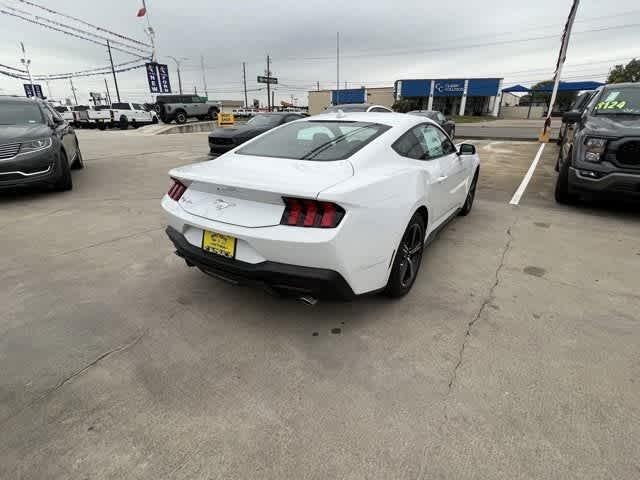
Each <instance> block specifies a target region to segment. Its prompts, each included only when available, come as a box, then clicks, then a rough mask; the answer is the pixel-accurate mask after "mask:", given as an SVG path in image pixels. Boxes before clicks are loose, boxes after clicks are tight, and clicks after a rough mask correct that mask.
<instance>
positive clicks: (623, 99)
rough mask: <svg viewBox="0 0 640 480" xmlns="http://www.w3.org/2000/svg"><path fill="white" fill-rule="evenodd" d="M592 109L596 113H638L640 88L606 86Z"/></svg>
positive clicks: (639, 109) (639, 111)
mask: <svg viewBox="0 0 640 480" xmlns="http://www.w3.org/2000/svg"><path fill="white" fill-rule="evenodd" d="M593 111H594V112H595V114H596V115H625V114H626V115H640V88H638V87H619V88H616V87H615V86H611V87H607V88H605V89H604V90H602V94H601V95H600V97H599V98H598V101H597V102H596V105H595V107H594V108H593Z"/></svg>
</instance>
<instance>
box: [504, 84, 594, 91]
mask: <svg viewBox="0 0 640 480" xmlns="http://www.w3.org/2000/svg"><path fill="white" fill-rule="evenodd" d="M602 85H604V83H601V82H560V85H558V91H559V92H579V91H582V90H595V89H596V88H598V87H601V86H602ZM552 90H553V83H549V84H548V85H544V86H543V87H542V88H536V89H535V91H536V92H551V91H552ZM502 91H503V92H531V91H533V90H531V89H530V88H527V87H523V86H522V85H514V86H513V87H509V88H503V89H502Z"/></svg>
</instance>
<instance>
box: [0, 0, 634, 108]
mask: <svg viewBox="0 0 640 480" xmlns="http://www.w3.org/2000/svg"><path fill="white" fill-rule="evenodd" d="M33 2H34V3H38V4H40V5H44V6H47V7H50V8H52V9H54V10H56V11H59V12H63V13H68V14H71V15H73V16H76V17H79V18H81V19H83V20H86V21H87V22H90V23H93V24H95V25H98V26H102V27H104V28H107V29H110V30H113V31H116V32H118V33H121V34H123V35H126V36H129V37H132V38H135V39H138V40H141V41H147V38H146V36H145V34H144V31H143V29H144V27H145V26H146V20H145V19H142V18H137V17H136V12H137V10H138V8H139V7H140V6H141V3H142V0H109V1H105V0H100V1H98V0H84V1H82V2H80V1H78V0H55V1H53V0H33ZM7 5H8V6H11V7H14V8H18V9H20V10H24V11H28V12H33V13H35V14H37V15H40V16H46V17H48V18H51V19H54V20H56V21H58V22H65V23H66V20H64V19H62V18H60V17H56V16H53V15H51V14H47V13H46V12H43V11H42V10H39V9H36V8H33V7H30V6H28V5H25V4H23V3H21V2H20V1H19V0H0V10H2V9H4V10H6V6H7ZM147 6H148V11H149V15H150V17H149V18H150V21H151V24H152V25H153V27H154V28H155V30H156V32H157V47H158V54H159V61H160V62H162V63H167V64H169V65H170V69H171V81H172V86H173V88H174V91H177V88H178V81H177V78H176V72H175V64H174V63H173V61H172V60H170V59H169V58H167V56H168V55H172V56H175V57H184V58H188V60H184V61H183V67H182V80H183V87H184V89H185V91H189V92H193V90H194V87H197V89H198V92H202V90H203V81H202V73H201V71H200V55H203V56H204V61H205V65H206V77H207V84H208V90H209V97H210V98H212V99H242V97H243V93H242V62H243V61H244V62H246V63H247V84H248V89H249V90H255V89H257V88H260V87H261V86H260V85H258V84H257V83H256V76H257V75H263V74H264V70H265V68H266V66H265V56H266V54H267V53H269V54H270V55H271V57H272V59H273V66H272V71H273V74H274V75H275V76H277V77H278V78H279V80H280V84H281V85H279V86H278V88H277V91H276V101H279V100H291V95H293V96H294V97H295V98H297V99H298V101H297V102H298V104H301V105H306V104H307V93H306V92H307V90H309V89H315V87H316V82H318V81H319V82H320V88H335V82H336V61H335V53H336V32H337V31H339V32H340V36H341V53H342V56H341V62H340V80H341V88H342V87H344V82H345V81H346V82H347V85H348V86H349V87H358V86H360V85H366V86H371V87H373V86H391V85H393V82H394V81H395V80H398V79H403V78H470V77H504V78H505V86H508V85H512V84H515V83H522V84H532V83H535V82H536V81H539V80H543V79H547V78H549V77H550V76H551V74H552V71H553V68H554V66H555V61H556V58H557V54H558V49H559V38H560V35H561V33H562V29H563V26H564V23H565V21H566V17H567V14H568V12H569V9H570V6H571V1H570V0H537V1H535V2H518V3H517V4H514V3H513V2H506V1H502V0H482V1H478V0H457V1H455V2H426V1H424V0H394V1H390V0H368V1H367V2H360V1H358V2H355V1H344V0H342V1H336V0H302V1H301V0H242V1H237V0H236V1H213V0H188V1H185V0H183V1H176V0H147ZM514 6H515V8H514ZM69 24H70V25H73V26H75V27H77V28H83V29H90V28H89V27H87V26H83V25H81V24H77V23H69ZM0 32H2V35H1V36H0V64H4V65H10V66H14V67H19V66H20V63H19V58H20V50H19V42H20V41H24V43H25V45H26V47H27V49H28V55H29V57H30V58H31V59H32V71H33V73H34V74H54V73H62V72H70V71H78V70H85V69H90V68H94V67H100V66H104V65H107V64H108V56H107V52H106V49H105V48H103V47H101V46H99V45H95V44H92V43H89V42H85V41H83V40H79V39H75V38H73V37H70V36H67V35H64V34H62V33H58V32H54V31H50V30H46V29H44V28H43V27H40V26H37V25H33V24H31V23H27V22H25V21H23V20H20V19H17V18H14V17H10V16H7V15H4V14H0ZM639 32H640V4H638V1H637V0H610V1H608V2H602V1H600V0H582V2H581V5H580V8H579V11H578V16H577V20H576V24H575V26H574V35H573V37H572V40H571V45H570V48H569V52H568V57H567V64H566V66H565V73H564V75H563V79H566V80H603V79H604V78H605V77H606V74H607V72H608V70H609V68H610V67H611V66H612V65H613V64H616V63H624V62H626V61H628V60H629V59H630V58H632V57H634V56H636V57H640V48H639V47H640V33H639ZM541 37H542V38H541ZM133 59H135V57H132V56H130V55H128V54H126V53H122V52H117V51H114V61H115V62H116V63H121V62H126V61H129V60H133ZM104 78H105V77H104V76H99V77H89V78H78V79H76V80H74V84H75V86H76V87H77V89H78V100H79V101H81V102H86V101H87V98H88V92H89V91H104V90H105V88H104ZM106 78H107V80H108V82H109V87H110V89H111V94H112V96H115V95H114V89H113V79H112V78H111V77H110V76H109V77H106ZM118 81H119V84H120V93H121V96H122V97H123V100H125V99H126V100H134V101H150V100H151V95H150V94H149V93H148V87H147V84H146V77H145V72H144V69H142V70H135V71H132V72H127V73H122V74H119V76H118ZM22 83H23V82H22V81H21V80H15V79H11V78H8V77H5V76H0V94H24V92H23V88H22ZM50 87H51V93H52V96H53V97H54V98H56V99H64V98H65V97H70V96H71V90H70V87H69V82H68V80H56V81H52V82H50ZM45 93H46V92H45ZM253 98H259V99H260V101H261V102H266V92H264V91H250V92H249V101H251V100H252V99H253Z"/></svg>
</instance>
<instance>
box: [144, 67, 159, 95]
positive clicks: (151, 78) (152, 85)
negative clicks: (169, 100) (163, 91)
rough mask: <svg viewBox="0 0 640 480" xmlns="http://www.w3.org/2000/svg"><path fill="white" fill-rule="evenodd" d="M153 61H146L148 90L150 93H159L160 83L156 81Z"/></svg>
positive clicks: (156, 74)
mask: <svg viewBox="0 0 640 480" xmlns="http://www.w3.org/2000/svg"><path fill="white" fill-rule="evenodd" d="M156 65H157V64H155V63H146V64H145V66H146V68H147V81H148V82H149V91H150V92H151V93H160V83H159V82H158V70H157V69H156Z"/></svg>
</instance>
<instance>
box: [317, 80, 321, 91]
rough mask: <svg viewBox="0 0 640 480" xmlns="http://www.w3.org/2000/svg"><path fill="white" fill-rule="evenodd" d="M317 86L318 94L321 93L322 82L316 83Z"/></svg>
mask: <svg viewBox="0 0 640 480" xmlns="http://www.w3.org/2000/svg"><path fill="white" fill-rule="evenodd" d="M316 85H317V88H318V92H319V91H320V82H319V81H318V82H317V83H316Z"/></svg>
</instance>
